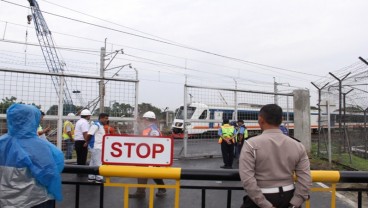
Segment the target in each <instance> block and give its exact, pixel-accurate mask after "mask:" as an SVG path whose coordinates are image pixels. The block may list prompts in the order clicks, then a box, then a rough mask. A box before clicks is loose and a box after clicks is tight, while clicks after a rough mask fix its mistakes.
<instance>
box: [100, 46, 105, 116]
mask: <svg viewBox="0 0 368 208" xmlns="http://www.w3.org/2000/svg"><path fill="white" fill-rule="evenodd" d="M105 56H106V48H105V47H102V48H101V55H100V77H101V80H100V82H99V95H100V113H103V112H104V111H105Z"/></svg>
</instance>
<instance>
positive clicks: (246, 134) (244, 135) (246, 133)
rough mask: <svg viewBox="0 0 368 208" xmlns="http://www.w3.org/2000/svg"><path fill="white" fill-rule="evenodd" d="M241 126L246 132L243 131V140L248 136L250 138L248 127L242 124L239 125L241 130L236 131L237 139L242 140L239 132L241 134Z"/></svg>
mask: <svg viewBox="0 0 368 208" xmlns="http://www.w3.org/2000/svg"><path fill="white" fill-rule="evenodd" d="M241 128H244V132H243V140H245V139H246V138H248V129H247V127H245V126H244V125H241V126H239V130H238V132H237V133H236V141H237V142H240V141H239V134H240V129H241Z"/></svg>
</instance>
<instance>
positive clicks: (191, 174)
mask: <svg viewBox="0 0 368 208" xmlns="http://www.w3.org/2000/svg"><path fill="white" fill-rule="evenodd" d="M63 173H70V174H99V175H103V176H105V177H106V182H105V183H104V184H93V185H97V186H100V207H103V191H104V187H108V186H112V187H122V188H125V189H126V191H125V192H124V207H129V204H128V203H129V199H128V191H127V190H128V189H129V188H132V187H147V188H149V193H150V198H149V207H153V195H154V189H155V188H171V189H175V207H179V192H180V189H199V190H202V196H201V199H202V201H201V206H202V207H206V201H205V196H206V190H209V189H217V190H227V207H231V195H232V190H242V187H226V186H221V187H218V186H216V187H214V186H201V185H198V186H185V185H180V181H181V180H205V181H239V180H240V177H239V173H238V170H234V169H233V170H221V169H216V170H203V169H182V168H176V167H172V168H162V167H137V166H107V165H102V166H100V167H89V166H78V165H66V166H65V167H64V170H63ZM311 175H312V181H313V182H324V183H329V184H330V185H331V186H330V187H327V188H315V187H314V188H311V191H312V192H317V191H318V192H331V207H333V208H334V207H336V191H356V192H358V208H361V207H362V193H363V192H364V191H368V187H367V188H365V189H364V188H358V189H356V188H336V184H337V183H368V171H323V170H320V171H317V170H314V171H311ZM110 177H126V178H163V179H173V180H176V183H175V184H173V185H155V184H144V185H143V184H122V183H113V182H111V180H110ZM63 183H64V184H73V183H74V184H75V185H76V186H77V188H76V192H78V193H76V194H75V196H76V200H75V207H76V208H77V207H79V204H78V203H79V199H78V198H77V197H79V186H80V185H91V184H90V183H86V182H84V183H81V182H71V181H68V182H65V181H64V182H63ZM101 192H102V193H101ZM306 207H307V208H308V207H310V201H307V202H306Z"/></svg>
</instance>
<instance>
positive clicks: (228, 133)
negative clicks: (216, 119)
mask: <svg viewBox="0 0 368 208" xmlns="http://www.w3.org/2000/svg"><path fill="white" fill-rule="evenodd" d="M234 130H235V128H234V126H231V125H229V124H225V125H223V126H221V131H222V136H223V137H224V138H228V137H232V136H233V135H234ZM232 141H233V142H234V139H232ZM218 143H219V144H221V143H222V138H221V137H220V138H219V141H218Z"/></svg>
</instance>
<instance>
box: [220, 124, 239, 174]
mask: <svg viewBox="0 0 368 208" xmlns="http://www.w3.org/2000/svg"><path fill="white" fill-rule="evenodd" d="M235 134H236V130H235V127H234V126H231V125H230V124H229V119H224V120H223V125H222V126H221V128H220V129H219V130H218V135H219V136H220V138H219V144H221V153H222V159H223V161H224V165H223V166H220V168H225V169H232V168H233V160H234V143H235V139H234V138H235Z"/></svg>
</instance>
